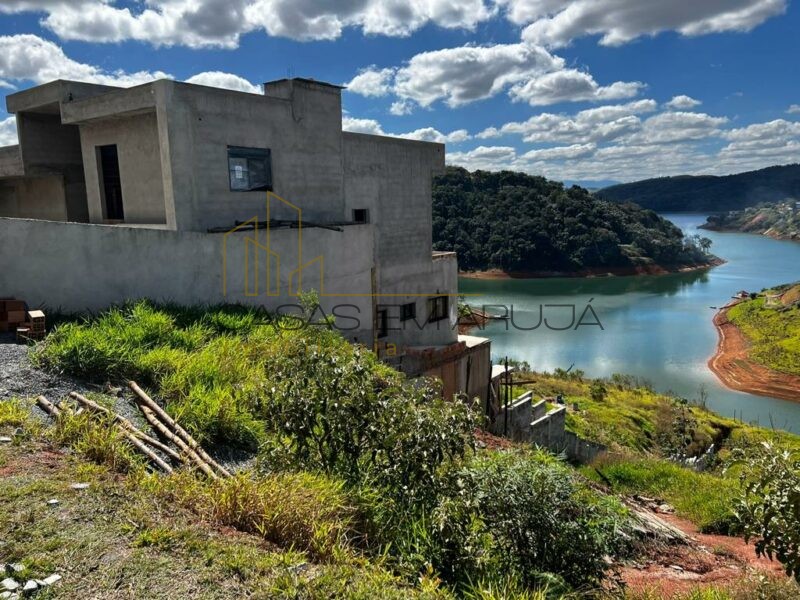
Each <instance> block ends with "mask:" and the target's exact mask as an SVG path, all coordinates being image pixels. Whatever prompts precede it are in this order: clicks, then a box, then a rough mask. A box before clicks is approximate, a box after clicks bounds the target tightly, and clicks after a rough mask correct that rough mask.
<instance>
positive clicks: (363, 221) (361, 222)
mask: <svg viewBox="0 0 800 600" xmlns="http://www.w3.org/2000/svg"><path fill="white" fill-rule="evenodd" d="M356 213H363V215H364V218H363V219H358V218H356ZM353 223H356V224H358V225H366V224H367V223H369V209H368V208H354V209H353Z"/></svg>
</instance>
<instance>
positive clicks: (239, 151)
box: [228, 146, 272, 193]
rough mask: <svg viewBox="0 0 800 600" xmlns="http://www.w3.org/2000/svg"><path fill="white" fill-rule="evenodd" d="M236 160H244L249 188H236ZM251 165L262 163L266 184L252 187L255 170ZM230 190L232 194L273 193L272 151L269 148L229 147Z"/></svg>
mask: <svg viewBox="0 0 800 600" xmlns="http://www.w3.org/2000/svg"><path fill="white" fill-rule="evenodd" d="M234 160H239V161H241V160H244V161H245V165H246V168H247V187H245V188H239V187H234V177H233V173H234V171H235V168H234V166H233V164H232V161H234ZM251 163H262V165H263V172H264V179H265V183H264V184H263V185H256V186H253V185H251V181H250V174H251V173H253V171H254V169H253V168H251ZM228 189H229V191H231V192H237V193H238V192H271V191H272V150H270V149H269V148H248V147H245V146H228Z"/></svg>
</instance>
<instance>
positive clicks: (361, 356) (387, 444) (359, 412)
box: [262, 346, 473, 502]
mask: <svg viewBox="0 0 800 600" xmlns="http://www.w3.org/2000/svg"><path fill="white" fill-rule="evenodd" d="M375 360H376V359H375V357H374V355H373V354H371V353H369V352H367V351H365V350H363V349H361V348H357V347H349V348H347V349H343V348H337V347H330V346H313V347H310V348H308V349H307V351H306V352H302V353H297V354H294V355H291V356H286V357H284V359H283V360H281V361H278V362H277V365H274V364H273V365H272V366H273V368H275V370H274V372H273V382H274V384H273V386H272V387H271V389H270V390H269V391H268V393H267V396H266V399H265V406H264V411H263V412H264V415H265V417H266V418H267V423H268V428H269V429H271V430H272V431H274V432H277V435H274V436H272V437H271V438H270V439H269V440H268V441H267V443H266V444H265V447H264V452H263V454H262V465H263V466H264V468H265V469H267V470H269V469H274V468H275V467H276V465H277V466H278V468H285V467H286V466H287V465H289V466H292V467H294V468H303V469H308V470H312V471H322V472H326V473H333V474H336V475H337V476H340V477H342V478H343V479H344V480H345V481H347V482H348V483H349V484H351V485H355V484H358V483H359V482H362V481H366V480H369V481H370V483H371V484H373V485H375V486H377V487H378V488H387V489H391V490H392V493H393V494H394V495H396V496H397V497H398V498H402V499H405V500H406V501H407V502H412V501H413V502H419V501H429V500H430V499H431V498H432V497H435V492H436V479H437V471H438V469H439V468H440V466H441V465H442V464H443V463H445V462H447V461H450V460H452V459H455V458H460V457H462V456H463V455H464V452H465V450H466V448H467V447H468V446H469V444H470V442H471V436H472V431H473V420H472V417H471V414H470V412H469V410H468V408H467V407H466V406H464V405H463V404H461V403H458V402H445V401H443V400H441V399H440V398H439V397H438V394H437V393H436V391H435V390H434V389H432V388H431V387H430V386H427V385H425V384H424V383H423V382H405V381H404V380H403V379H402V378H400V377H399V376H398V375H397V374H394V373H384V372H383V371H382V369H381V368H378V366H377V365H376V364H375V363H374V361H375Z"/></svg>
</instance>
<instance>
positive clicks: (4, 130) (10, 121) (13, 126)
mask: <svg viewBox="0 0 800 600" xmlns="http://www.w3.org/2000/svg"><path fill="white" fill-rule="evenodd" d="M17 143H18V142H17V119H16V117H7V118H5V119H3V120H2V121H0V146H13V145H14V144H17Z"/></svg>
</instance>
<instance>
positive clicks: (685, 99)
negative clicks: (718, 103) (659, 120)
mask: <svg viewBox="0 0 800 600" xmlns="http://www.w3.org/2000/svg"><path fill="white" fill-rule="evenodd" d="M701 104H702V102H700V100H695V99H694V98H692V97H691V96H684V95H681V96H675V97H673V98H672V100H670V101H669V102H667V103H666V104H664V106H665V107H666V108H670V109H673V110H691V109H693V108H694V107H695V106H700V105H701Z"/></svg>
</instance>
